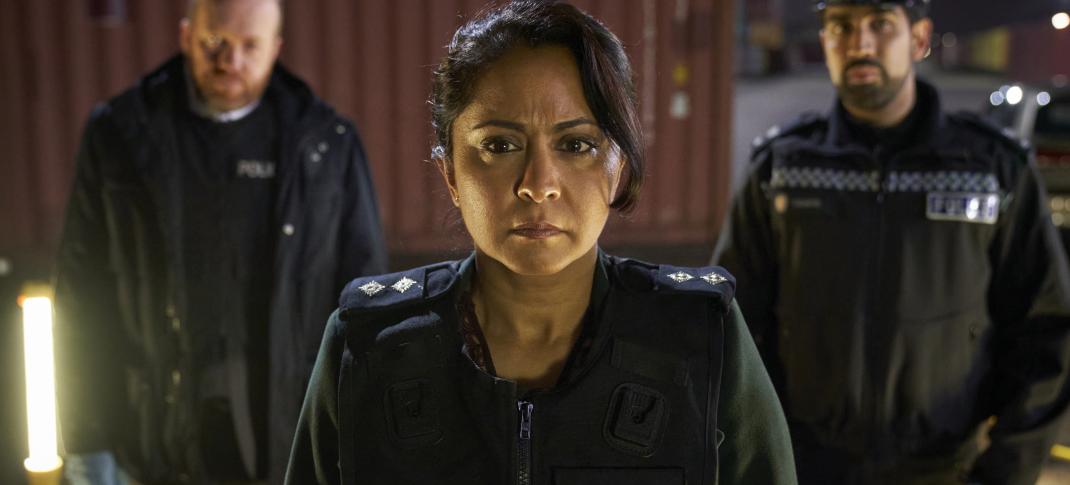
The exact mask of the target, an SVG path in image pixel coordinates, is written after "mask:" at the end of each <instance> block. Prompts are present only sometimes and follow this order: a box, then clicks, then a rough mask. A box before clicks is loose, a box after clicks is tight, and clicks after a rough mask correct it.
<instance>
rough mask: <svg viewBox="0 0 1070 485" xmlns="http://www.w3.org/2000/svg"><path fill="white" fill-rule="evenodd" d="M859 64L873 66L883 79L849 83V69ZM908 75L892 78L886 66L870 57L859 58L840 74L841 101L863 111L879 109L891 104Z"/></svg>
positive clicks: (839, 89) (838, 90)
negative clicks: (866, 82) (865, 82)
mask: <svg viewBox="0 0 1070 485" xmlns="http://www.w3.org/2000/svg"><path fill="white" fill-rule="evenodd" d="M859 66H872V67H875V68H877V70H878V71H880V73H881V81H880V83H876V84H860V85H849V84H848V83H847V79H848V77H847V71H849V70H851V68H854V67H859ZM906 81H907V76H903V77H898V78H891V77H889V76H888V71H886V70H884V66H882V65H880V63H878V62H877V61H874V60H870V59H859V60H857V61H854V62H851V63H849V64H847V66H845V67H844V68H843V73H842V75H841V76H840V85H839V86H836V92H837V93H838V94H839V96H840V102H841V103H843V104H844V105H845V106H850V107H852V108H855V109H859V110H862V111H877V110H881V109H884V107H885V106H888V105H889V104H891V102H892V100H893V99H895V96H896V95H897V94H899V91H901V90H902V89H903V85H904V84H906Z"/></svg>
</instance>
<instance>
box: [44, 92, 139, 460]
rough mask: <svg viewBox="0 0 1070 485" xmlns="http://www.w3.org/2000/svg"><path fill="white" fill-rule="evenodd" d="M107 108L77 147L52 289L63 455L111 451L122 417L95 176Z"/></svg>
mask: <svg viewBox="0 0 1070 485" xmlns="http://www.w3.org/2000/svg"><path fill="white" fill-rule="evenodd" d="M111 128H112V125H111V124H110V123H109V116H108V108H106V107H99V108H97V109H96V110H95V111H94V113H93V115H92V116H91V117H90V120H89V122H88V123H87V125H86V129H85V133H84V134H83V137H82V142H81V146H80V147H79V151H78V156H77V161H76V166H75V176H74V183H73V188H72V190H71V195H70V200H69V202H68V206H67V212H66V217H65V221H64V225H63V232H62V236H61V239H60V243H59V251H58V254H57V258H56V262H55V268H54V273H53V278H54V280H53V285H54V288H55V313H56V323H55V336H56V381H57V389H56V391H57V401H58V404H59V418H60V427H61V435H62V438H63V446H64V448H65V449H66V451H67V452H68V453H85V452H92V451H100V450H106V449H110V448H111V446H112V443H111V436H110V433H111V432H112V430H114V429H116V426H115V423H118V421H116V420H115V419H117V418H118V417H121V416H129V414H128V413H127V412H126V411H125V410H126V409H127V406H128V402H129V401H128V399H127V398H126V392H127V390H126V386H125V376H124V374H123V372H124V369H125V365H124V362H123V360H122V358H123V356H124V355H128V352H126V351H124V349H123V348H122V344H121V343H122V342H123V341H125V337H124V336H123V333H122V328H121V323H120V322H121V321H122V319H121V316H120V313H119V302H118V301H117V298H118V296H117V291H116V286H117V281H116V277H115V274H114V272H113V270H112V267H111V259H112V258H111V255H110V253H109V247H110V245H109V241H108V231H107V227H108V224H109V221H108V220H106V219H107V218H106V215H105V208H104V200H103V198H104V197H103V191H104V188H105V187H104V186H105V183H104V181H103V179H104V178H105V177H104V176H103V175H102V173H101V166H102V164H103V162H104V160H103V158H104V157H105V156H106V154H107V153H109V152H110V151H109V150H105V147H106V146H107V143H108V136H107V133H110V132H111V131H109V129H111Z"/></svg>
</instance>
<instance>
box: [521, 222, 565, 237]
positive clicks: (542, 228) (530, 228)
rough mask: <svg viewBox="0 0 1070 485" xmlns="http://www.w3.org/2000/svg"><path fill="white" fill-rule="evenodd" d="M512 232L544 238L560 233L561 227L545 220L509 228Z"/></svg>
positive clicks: (523, 235)
mask: <svg viewBox="0 0 1070 485" xmlns="http://www.w3.org/2000/svg"><path fill="white" fill-rule="evenodd" d="M509 232H511V233H512V234H515V235H517V236H520V237H526V238H530V239H546V238H549V237H553V236H556V235H558V234H561V233H562V232H563V231H561V228H559V227H557V226H555V225H553V224H550V223H547V222H529V223H527V224H521V225H519V226H516V227H514V228H513V229H512V230H510V231H509Z"/></svg>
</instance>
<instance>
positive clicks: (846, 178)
mask: <svg viewBox="0 0 1070 485" xmlns="http://www.w3.org/2000/svg"><path fill="white" fill-rule="evenodd" d="M769 186H770V187H771V188H774V189H818V190H836V191H847V192H878V191H880V190H882V183H881V179H880V172H877V171H876V170H870V171H864V170H836V169H829V168H821V167H779V168H774V169H773V173H772V176H771V177H770V179H769ZM883 191H884V192H935V191H941V192H977V193H998V192H999V191H1000V186H999V180H997V179H996V176H995V175H993V174H991V173H985V172H954V171H938V172H888V174H887V176H886V177H885V179H884V183H883Z"/></svg>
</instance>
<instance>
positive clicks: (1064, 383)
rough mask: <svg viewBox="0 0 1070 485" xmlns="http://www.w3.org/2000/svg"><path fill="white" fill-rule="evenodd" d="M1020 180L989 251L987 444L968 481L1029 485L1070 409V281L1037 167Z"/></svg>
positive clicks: (1028, 167) (1023, 172)
mask: <svg viewBox="0 0 1070 485" xmlns="http://www.w3.org/2000/svg"><path fill="white" fill-rule="evenodd" d="M1019 168H1020V170H1021V173H1020V174H1019V175H1018V177H1017V180H1016V186H1015V187H1013V189H1012V191H1011V193H1010V194H1009V195H1008V197H1009V199H1010V200H1009V201H1008V206H1007V209H1006V210H1005V211H1004V212H1003V214H1001V216H1000V221H999V228H998V229H997V239H996V241H995V244H993V246H992V249H991V256H992V259H993V274H992V279H991V281H992V283H991V284H990V287H989V295H988V296H989V298H988V299H989V313H990V315H991V316H992V320H993V323H994V325H995V336H994V339H993V342H994V346H995V347H994V351H995V357H994V368H993V373H994V379H993V386H992V393H991V404H992V406H993V407H992V408H991V409H992V410H993V414H994V415H995V417H996V424H995V426H994V427H993V428H992V430H991V433H990V435H991V440H992V445H991V447H990V448H988V449H987V450H986V451H985V452H984V454H983V455H982V456H981V457H980V459H979V460H978V461H977V465H976V466H975V469H974V470H973V476H974V478H976V479H977V481H979V482H980V483H983V484H1021V485H1025V484H1033V483H1035V482H1036V479H1037V476H1038V475H1039V473H1040V470H1041V467H1042V466H1043V463H1044V461H1045V459H1046V457H1047V456H1048V454H1049V450H1050V449H1051V447H1052V444H1053V443H1054V441H1055V439H1056V435H1057V433H1058V423H1059V418H1060V416H1061V415H1064V414H1065V412H1066V409H1067V405H1068V402H1070V381H1068V377H1070V275H1068V271H1067V262H1066V256H1065V253H1064V252H1063V247H1062V245H1061V244H1060V242H1059V235H1058V233H1057V232H1056V230H1055V227H1054V226H1053V225H1052V223H1051V220H1050V215H1049V213H1048V211H1047V209H1046V202H1047V197H1046V195H1045V193H1044V190H1043V188H1042V187H1041V185H1040V183H1039V180H1038V175H1037V171H1036V169H1035V167H1034V166H1033V165H1032V164H1026V163H1024V162H1023V163H1020V164H1019Z"/></svg>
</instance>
